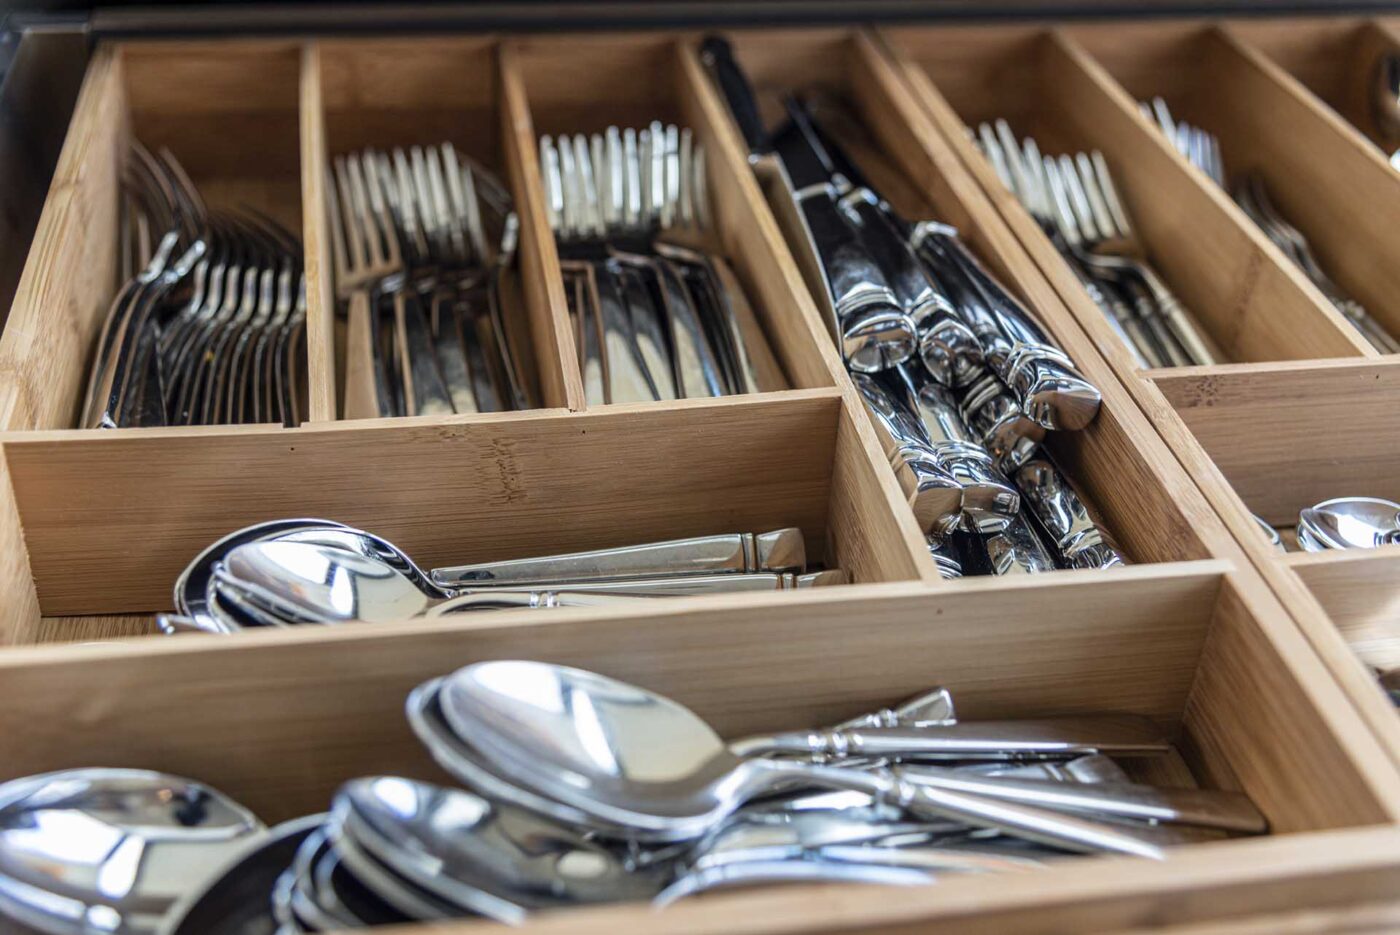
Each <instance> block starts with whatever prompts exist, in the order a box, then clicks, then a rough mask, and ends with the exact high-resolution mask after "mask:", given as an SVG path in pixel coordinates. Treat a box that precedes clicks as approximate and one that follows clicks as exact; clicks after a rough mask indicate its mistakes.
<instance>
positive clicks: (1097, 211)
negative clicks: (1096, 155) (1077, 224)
mask: <svg viewBox="0 0 1400 935" xmlns="http://www.w3.org/2000/svg"><path fill="white" fill-rule="evenodd" d="M1074 166H1075V168H1076V169H1078V170H1079V184H1080V185H1082V186H1083V187H1084V194H1085V195H1087V196H1088V198H1089V210H1090V211H1092V212H1093V215H1094V226H1095V227H1097V228H1098V229H1099V232H1100V233H1101V234H1103V236H1105V237H1110V236H1113V234H1115V233H1117V234H1119V235H1120V236H1125V235H1126V232H1124V231H1115V230H1114V223H1113V217H1112V215H1111V214H1110V213H1109V210H1108V205H1107V204H1105V200H1104V197H1103V192H1101V191H1100V190H1099V183H1098V179H1097V178H1096V177H1095V175H1094V164H1093V163H1092V162H1091V161H1090V159H1089V154H1088V153H1075V155H1074Z"/></svg>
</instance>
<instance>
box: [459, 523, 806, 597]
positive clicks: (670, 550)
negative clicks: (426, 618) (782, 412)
mask: <svg viewBox="0 0 1400 935" xmlns="http://www.w3.org/2000/svg"><path fill="white" fill-rule="evenodd" d="M806 565H807V561H806V550H805V546H804V542H803V538H802V531H801V530H799V529H777V530H774V531H772V532H766V533H759V534H757V535H754V534H753V533H730V534H727V535H719V536H699V537H696V538H693V539H674V540H671V541H668V542H653V543H650V544H648V545H635V546H624V547H622V548H616V549H596V550H593V551H590V552H573V553H570V554H566V555H544V556H538V557H535V558H518V559H511V560H508V561H502V562H485V563H482V564H479V565H456V566H451V567H446V568H434V569H433V570H432V572H431V575H432V579H433V583H435V584H437V585H439V586H441V587H449V588H450V587H486V586H501V585H507V586H514V587H520V586H529V585H536V586H549V585H554V584H559V583H561V582H579V581H588V580H592V579H596V578H623V577H628V578H636V577H651V576H661V575H701V574H705V575H708V574H717V573H731V574H732V573H745V572H758V571H767V572H797V573H801V572H803V571H806Z"/></svg>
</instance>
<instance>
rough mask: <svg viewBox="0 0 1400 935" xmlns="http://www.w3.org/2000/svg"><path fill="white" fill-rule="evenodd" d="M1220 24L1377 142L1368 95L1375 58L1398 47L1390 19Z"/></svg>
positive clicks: (1312, 18)
mask: <svg viewBox="0 0 1400 935" xmlns="http://www.w3.org/2000/svg"><path fill="white" fill-rule="evenodd" d="M1224 25H1225V26H1226V28H1227V30H1228V32H1229V33H1231V34H1232V35H1234V36H1235V37H1237V38H1238V39H1239V40H1241V41H1243V42H1244V43H1246V44H1247V45H1249V46H1251V47H1252V48H1253V49H1255V50H1257V51H1259V52H1261V53H1262V54H1264V55H1265V56H1267V57H1268V59H1269V60H1270V62H1271V63H1272V64H1274V65H1276V66H1277V67H1279V68H1281V69H1283V70H1284V71H1286V72H1288V74H1290V75H1291V76H1292V77H1293V78H1294V79H1296V80H1297V81H1298V82H1300V83H1301V84H1302V85H1303V86H1304V87H1306V88H1307V89H1308V91H1310V92H1311V93H1312V94H1313V95H1315V96H1316V98H1317V100H1318V101H1320V102H1322V103H1324V104H1326V105H1327V106H1328V107H1330V108H1331V109H1332V110H1334V111H1335V112H1336V113H1337V114H1339V115H1340V116H1341V117H1342V119H1344V120H1346V121H1347V122H1348V123H1349V124H1350V125H1351V126H1352V127H1354V128H1355V129H1356V130H1357V131H1359V132H1360V133H1361V134H1362V135H1364V136H1366V137H1367V138H1368V139H1370V140H1372V141H1373V142H1375V143H1377V144H1379V143H1381V142H1382V139H1381V137H1380V136H1379V135H1378V134H1377V128H1376V125H1375V116H1374V114H1375V111H1374V110H1373V103H1372V102H1373V97H1372V95H1373V94H1374V87H1375V81H1376V74H1375V69H1376V61H1377V59H1378V58H1379V57H1380V55H1381V54H1382V53H1383V52H1386V51H1392V50H1395V49H1397V48H1400V30H1397V29H1396V26H1395V25H1394V23H1392V22H1388V21H1386V20H1384V19H1366V18H1363V17H1358V16H1296V17H1295V16H1290V17H1283V18H1279V19H1267V18H1265V19H1238V20H1227V21H1226V22H1225V24H1224Z"/></svg>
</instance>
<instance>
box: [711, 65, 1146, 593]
mask: <svg viewBox="0 0 1400 935" xmlns="http://www.w3.org/2000/svg"><path fill="white" fill-rule="evenodd" d="M702 58H703V60H704V62H705V64H706V66H707V68H708V69H709V71H710V73H711V76H712V77H713V79H714V81H715V82H716V84H717V86H718V88H719V90H720V91H721V93H722V94H723V96H724V98H725V100H726V101H727V103H728V105H729V108H730V112H731V113H732V115H733V116H734V118H735V121H736V123H737V124H738V126H739V129H740V132H741V134H742V136H743V138H744V140H745V142H746V143H747V145H748V147H749V150H750V154H751V155H750V161H751V162H752V163H753V164H754V165H755V168H756V171H763V169H762V167H763V166H767V167H768V170H769V171H774V172H777V173H778V174H780V176H781V177H782V178H783V180H784V182H785V183H786V186H787V189H788V191H789V193H790V195H791V198H792V201H793V204H794V206H795V208H796V213H797V216H799V217H800V218H801V219H802V224H803V226H804V230H805V240H806V244H805V248H806V249H808V250H810V252H811V255H812V257H813V258H814V259H815V261H816V266H817V268H819V269H820V270H821V271H822V274H823V276H824V278H825V290H824V295H823V296H821V297H819V301H820V302H822V304H824V305H825V306H826V307H827V309H828V311H829V319H830V320H829V321H828V324H829V326H830V328H831V330H832V332H833V335H834V336H835V338H836V341H837V344H838V347H839V348H840V350H841V353H842V355H843V357H844V359H845V361H846V365H847V368H848V370H849V371H850V373H851V377H852V379H853V380H854V381H855V383H856V386H857V388H858V389H859V391H860V393H861V396H862V397H863V399H864V401H865V404H866V406H867V408H868V409H869V411H870V413H871V415H872V416H873V417H874V420H875V422H876V425H877V430H878V431H879V433H880V435H881V438H882V442H883V444H884V446H885V450H886V453H887V455H888V456H889V458H890V463H891V466H892V467H893V468H894V469H895V472H896V474H897V475H898V476H899V478H900V481H901V485H902V486H903V488H904V490H905V492H906V494H908V496H909V502H910V506H911V507H912V508H913V511H914V514H915V516H916V518H917V519H918V521H919V523H920V525H921V527H922V528H923V531H924V532H925V534H926V535H927V536H928V543H929V549H930V553H931V554H932V555H933V557H934V560H935V561H936V562H937V564H938V567H939V571H940V573H941V574H943V575H944V576H945V577H958V576H961V575H964V574H969V575H972V574H1032V573H1038V572H1043V571H1048V570H1051V569H1054V568H1108V567H1113V566H1116V565H1120V564H1122V563H1123V557H1122V555H1121V554H1120V553H1119V552H1118V551H1117V549H1116V548H1115V547H1114V545H1113V544H1112V543H1111V541H1110V540H1109V538H1108V537H1107V536H1106V535H1105V534H1104V533H1103V531H1102V530H1101V529H1100V528H1099V527H1098V525H1097V523H1096V522H1095V521H1094V520H1093V518H1092V515H1091V512H1090V511H1089V509H1088V508H1087V507H1086V505H1085V504H1084V502H1083V500H1082V499H1081V498H1080V496H1079V495H1078V493H1077V492H1076V491H1075V490H1074V488H1073V486H1072V484H1071V483H1070V482H1069V480H1068V479H1067V478H1066V477H1065V476H1064V475H1063V473H1062V472H1061V471H1060V470H1059V469H1058V468H1057V467H1056V466H1055V464H1054V462H1053V460H1051V459H1050V458H1049V456H1048V455H1047V454H1046V453H1045V452H1043V451H1042V450H1041V448H1040V443H1041V442H1042V440H1043V439H1044V437H1045V434H1046V432H1047V431H1054V430H1063V431H1074V430H1077V429H1081V428H1083V427H1084V426H1085V425H1087V424H1088V423H1089V422H1090V421H1092V420H1093V418H1094V416H1095V415H1096V414H1097V412H1098V408H1099V402H1100V394H1099V392H1098V390H1097V389H1096V388H1095V387H1094V386H1093V385H1091V384H1090V383H1089V382H1088V381H1087V380H1085V379H1084V377H1083V376H1082V375H1081V374H1080V373H1079V372H1078V370H1077V368H1076V367H1075V365H1074V362H1073V361H1071V360H1070V359H1069V357H1068V356H1067V355H1066V354H1065V353H1064V351H1063V350H1061V349H1060V348H1059V347H1057V346H1055V345H1054V344H1053V343H1052V342H1051V340H1050V338H1049V335H1048V334H1047V333H1046V331H1045V329H1044V328H1043V327H1042V326H1041V325H1040V323H1039V322H1037V321H1036V320H1035V318H1034V316H1032V315H1031V313H1030V312H1029V311H1028V310H1027V309H1026V308H1025V307H1024V306H1022V305H1021V303H1019V302H1018V301H1017V300H1016V299H1015V298H1013V297H1012V296H1011V294H1010V293H1009V292H1008V291H1007V290H1006V289H1005V288H1003V287H1002V285H1001V284H1000V283H999V282H997V281H996V279H995V278H994V277H993V276H992V275H991V274H990V273H989V272H988V271H987V270H986V269H985V268H984V267H983V266H982V265H981V264H980V263H979V262H978V261H977V260H976V259H975V258H974V257H973V255H972V254H971V252H970V251H968V249H967V248H966V246H964V244H963V243H962V241H961V240H960V239H959V238H958V235H957V232H956V231H955V230H954V229H953V228H951V227H949V226H947V225H945V224H941V223H938V222H936V221H919V222H917V223H911V222H909V221H908V220H906V219H905V218H903V217H901V216H900V215H899V214H898V213H897V212H896V211H895V209H894V208H893V207H892V206H891V205H890V204H889V203H888V202H887V201H885V199H884V198H882V197H881V196H880V195H879V194H878V193H877V192H876V191H875V190H874V189H873V188H872V187H871V183H870V182H869V181H868V180H867V179H866V178H865V176H864V174H863V173H862V172H861V171H860V169H859V168H858V167H857V166H856V164H855V163H854V162H853V161H852V160H851V158H850V157H849V156H848V155H847V153H846V152H845V150H844V148H843V147H842V146H841V145H840V144H839V143H838V142H837V140H836V138H835V136H834V135H833V134H834V131H833V130H832V129H831V128H834V127H840V128H841V130H842V131H843V132H844V135H846V136H847V137H848V138H857V139H856V142H860V141H861V140H859V139H858V138H859V137H860V136H862V135H863V133H864V130H863V128H861V127H860V125H859V123H858V121H856V120H854V119H853V118H852V117H851V116H850V114H849V111H847V110H846V109H844V108H843V107H842V106H841V105H840V104H839V103H835V104H833V103H832V102H829V101H825V100H820V101H817V100H816V99H807V98H801V97H795V96H794V97H789V98H788V99H787V100H786V101H785V108H786V114H787V120H786V122H785V123H784V124H783V125H782V126H781V127H780V128H779V129H778V130H776V131H775V132H772V133H769V132H768V130H767V128H766V127H765V126H764V123H763V120H762V118H761V116H760V113H759V107H758V102H757V99H756V97H755V96H754V91H753V88H752V86H751V85H750V84H749V81H748V77H747V76H746V75H745V74H744V72H743V71H742V69H741V68H740V66H739V64H738V63H737V62H736V61H735V59H734V57H733V53H732V50H731V49H730V48H729V46H728V44H727V43H726V42H725V41H724V40H723V39H720V38H716V37H712V38H710V39H707V40H706V41H705V43H704V45H703V47H702ZM794 246H795V247H796V248H797V249H803V248H804V245H803V244H800V243H799V244H795V245H794ZM823 300H824V301H823Z"/></svg>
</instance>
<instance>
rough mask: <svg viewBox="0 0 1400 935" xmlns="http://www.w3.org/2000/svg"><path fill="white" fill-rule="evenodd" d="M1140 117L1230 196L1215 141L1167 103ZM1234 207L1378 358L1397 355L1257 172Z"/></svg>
mask: <svg viewBox="0 0 1400 935" xmlns="http://www.w3.org/2000/svg"><path fill="white" fill-rule="evenodd" d="M1138 107H1139V108H1140V109H1141V110H1142V114H1143V116H1144V117H1146V118H1147V119H1148V120H1150V121H1155V122H1156V124H1157V126H1159V127H1160V128H1161V130H1162V133H1163V134H1165V135H1166V137H1167V139H1168V140H1169V141H1170V142H1171V144H1172V146H1174V147H1175V148H1176V151H1177V152H1179V153H1181V155H1182V156H1184V157H1185V158H1186V161H1187V162H1189V163H1191V164H1192V165H1193V166H1195V167H1196V168H1198V169H1200V170H1201V171H1202V172H1204V173H1205V174H1206V175H1207V176H1208V177H1209V178H1210V179H1211V181H1213V182H1215V184H1217V185H1219V186H1220V187H1221V188H1223V189H1225V190H1227V191H1229V189H1230V186H1229V184H1228V182H1227V180H1226V177H1225V159H1224V155H1223V154H1222V152H1221V149H1220V142H1219V140H1217V139H1216V137H1215V135H1214V134H1213V133H1211V132H1209V131H1207V130H1203V129H1201V128H1200V127H1195V126H1192V125H1191V124H1189V123H1186V122H1185V121H1183V120H1174V119H1172V115H1171V111H1170V109H1168V107H1167V102H1166V101H1165V100H1163V99H1162V98H1160V97H1154V98H1153V99H1152V102H1151V103H1150V104H1149V103H1147V102H1145V101H1144V102H1139V104H1138ZM1234 198H1235V203H1236V204H1238V205H1239V206H1240V208H1241V209H1242V210H1243V211H1244V213H1245V214H1247V215H1249V217H1250V220H1252V221H1254V223H1255V224H1257V225H1259V229H1260V230H1262V231H1263V232H1264V234H1265V235H1266V236H1267V237H1268V238H1269V239H1270V240H1271V241H1273V243H1274V246H1276V247H1278V248H1279V250H1281V251H1283V255H1284V256H1286V257H1288V258H1289V259H1290V260H1292V261H1293V262H1294V264H1296V265H1297V266H1298V268H1299V269H1301V270H1302V271H1303V273H1304V274H1305V275H1306V276H1307V277H1308V278H1309V279H1310V280H1312V282H1313V285H1315V286H1317V288H1318V289H1319V290H1321V292H1322V294H1323V295H1324V296H1326V297H1327V301H1329V302H1331V303H1332V305H1333V306H1335V307H1336V309H1337V311H1339V312H1341V313H1342V315H1343V316H1344V317H1345V318H1346V319H1347V321H1349V322H1351V325H1352V327H1354V328H1355V329H1356V330H1357V331H1359V332H1361V335H1362V337H1364V338H1365V339H1366V340H1367V341H1369V342H1371V345H1372V346H1373V347H1375V349H1376V350H1378V351H1380V352H1381V353H1382V354H1395V353H1400V341H1396V339H1395V338H1394V337H1393V336H1392V335H1391V334H1390V332H1389V331H1387V330H1386V329H1385V328H1384V326H1382V325H1381V323H1380V322H1378V321H1376V319H1375V317H1374V316H1372V315H1371V313H1370V312H1368V311H1367V310H1366V307H1365V306H1364V305H1362V304H1361V303H1360V302H1358V301H1356V300H1355V299H1353V298H1351V297H1350V296H1348V295H1347V294H1346V293H1344V292H1343V291H1342V289H1341V287H1340V286H1338V285H1337V284H1336V283H1335V282H1333V281H1332V277H1330V276H1328V275H1327V272H1326V271H1325V270H1324V269H1323V268H1322V264H1321V263H1319V262H1318V259H1317V257H1316V256H1315V255H1314V254H1313V251H1312V247H1310V246H1309V245H1308V240H1307V238H1306V237H1304V236H1303V232H1302V231H1300V230H1298V228H1296V227H1294V226H1293V225H1292V224H1290V223H1289V222H1288V220H1287V219H1286V218H1284V216H1283V214H1282V213H1280V211H1279V210H1278V208H1277V207H1275V206H1274V201H1273V199H1272V198H1270V197H1269V187H1268V185H1267V184H1266V183H1265V182H1264V178H1263V176H1261V175H1260V174H1259V173H1258V172H1244V173H1241V174H1240V176H1239V179H1238V182H1237V183H1236V185H1235V188H1234Z"/></svg>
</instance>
